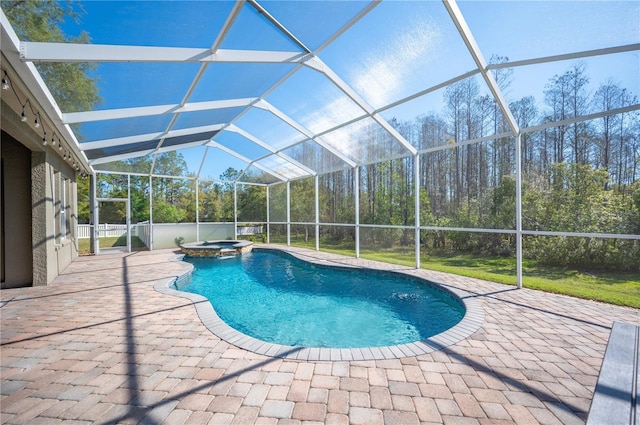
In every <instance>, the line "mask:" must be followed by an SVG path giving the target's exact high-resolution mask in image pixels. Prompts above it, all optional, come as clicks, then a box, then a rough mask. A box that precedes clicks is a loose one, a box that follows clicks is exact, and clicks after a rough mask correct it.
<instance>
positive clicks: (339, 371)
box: [0, 248, 640, 425]
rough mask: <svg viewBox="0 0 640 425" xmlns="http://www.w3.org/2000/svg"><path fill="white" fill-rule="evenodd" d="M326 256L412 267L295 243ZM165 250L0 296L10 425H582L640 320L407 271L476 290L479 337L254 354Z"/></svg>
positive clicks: (3, 390) (636, 315)
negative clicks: (614, 342) (202, 305)
mask: <svg viewBox="0 0 640 425" xmlns="http://www.w3.org/2000/svg"><path fill="white" fill-rule="evenodd" d="M286 249H288V250H290V251H292V252H296V253H297V255H300V256H309V257H312V258H314V259H315V260H316V261H326V262H328V263H332V262H333V263H341V264H351V265H362V266H367V267H374V268H384V269H389V268H401V267H400V266H393V265H389V264H382V263H376V262H372V261H366V260H356V259H353V258H346V257H341V256H338V255H334V254H327V253H318V252H315V251H309V250H304V249H300V248H286ZM176 255H177V252H174V251H170V250H163V251H153V252H136V253H130V254H111V255H104V256H98V257H80V258H78V259H77V260H76V261H74V262H73V263H72V264H71V265H70V266H69V267H68V268H67V269H66V270H64V271H63V272H62V273H61V275H60V276H59V277H58V278H57V279H56V280H55V281H54V282H53V283H52V284H51V285H49V286H47V287H39V288H23V289H10V290H3V291H1V292H0V318H1V319H2V320H1V329H0V330H1V338H0V379H1V382H0V422H1V423H6V424H25V423H30V424H67V423H68V424H84V423H100V424H103V423H105V424H106V423H145V424H160V423H163V424H207V423H210V424H220V425H223V424H273V425H275V424H282V425H289V424H300V425H303V424H305V425H311V424H319V423H327V424H348V423H351V424H382V423H386V424H419V423H422V424H430V423H445V424H508V423H517V424H537V423H540V424H561V423H564V424H581V423H584V421H585V419H586V415H587V411H588V409H589V405H590V402H591V398H592V394H593V389H594V387H595V384H596V380H597V376H598V372H599V369H600V364H601V362H602V358H603V355H604V350H605V346H606V343H607V339H608V336H609V332H610V329H611V326H612V323H613V321H615V320H620V321H625V322H629V323H634V324H640V311H638V310H635V309H629V308H623V307H615V306H610V305H606V304H602V303H597V302H591V301H586V300H579V299H574V298H570V297H565V296H559V295H553V294H547V293H543V292H539V291H532V290H528V289H521V290H516V289H514V288H513V287H509V286H505V285H500V284H495V283H490V282H485V281H480V280H476V279H470V278H464V277H460V276H453V275H448V274H444V273H438V272H430V271H427V270H414V271H411V270H409V272H410V273H415V274H418V275H421V276H424V277H427V278H430V279H432V280H436V281H438V282H441V283H443V284H445V285H447V286H450V287H452V288H457V289H458V290H462V291H465V292H466V293H467V296H468V297H473V298H475V299H476V300H477V302H479V303H480V305H481V307H482V309H483V310H484V321H483V324H482V326H481V328H480V329H479V330H478V331H477V332H475V333H474V334H473V335H471V336H470V337H468V338H466V339H464V340H462V341H459V342H457V343H456V344H454V345H451V346H449V347H447V348H445V349H443V350H440V351H435V352H433V353H430V354H424V355H421V356H415V357H404V358H401V359H388V360H366V361H362V360H360V361H358V360H352V361H302V360H292V359H282V358H274V357H268V356H264V355H260V354H255V353H252V352H249V351H246V350H243V349H240V348H238V347H236V346H234V345H232V344H229V343H227V342H225V341H223V340H221V339H220V338H218V337H217V336H215V335H213V334H212V333H211V332H210V331H209V330H208V329H207V328H206V327H205V326H204V325H203V323H202V322H201V320H200V318H199V317H198V314H197V312H196V306H194V304H193V302H192V301H191V300H189V299H185V298H177V297H174V296H170V295H166V294H163V293H160V292H158V291H156V290H154V285H157V284H158V283H161V282H168V281H169V280H172V279H175V278H176V277H177V276H180V275H182V274H183V273H185V272H186V271H187V270H188V267H189V266H188V265H187V264H185V263H181V262H179V261H172V260H173V259H175V257H176Z"/></svg>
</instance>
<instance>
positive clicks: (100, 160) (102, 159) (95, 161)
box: [89, 149, 155, 171]
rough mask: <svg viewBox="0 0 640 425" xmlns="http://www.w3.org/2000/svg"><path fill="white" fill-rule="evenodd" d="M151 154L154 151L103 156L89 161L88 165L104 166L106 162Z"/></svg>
mask: <svg viewBox="0 0 640 425" xmlns="http://www.w3.org/2000/svg"><path fill="white" fill-rule="evenodd" d="M153 152H155V149H148V150H144V151H137V152H129V153H124V154H122V155H113V156H103V157H100V158H95V159H91V160H89V164H91V165H98V164H105V163H107V162H113V161H122V160H125V159H130V158H138V157H141V156H146V155H149V154H152V153H153ZM99 171H104V170H99Z"/></svg>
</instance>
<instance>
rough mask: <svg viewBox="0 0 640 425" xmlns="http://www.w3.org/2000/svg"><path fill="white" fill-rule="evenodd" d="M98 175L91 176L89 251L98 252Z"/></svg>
mask: <svg viewBox="0 0 640 425" xmlns="http://www.w3.org/2000/svg"><path fill="white" fill-rule="evenodd" d="M96 198H97V196H96V175H95V174H91V175H90V176H89V229H91V231H90V232H89V252H91V253H92V254H95V253H96V234H95V231H96V228H97V225H98V224H97V223H96ZM54 229H55V227H54Z"/></svg>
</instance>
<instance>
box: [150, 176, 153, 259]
mask: <svg viewBox="0 0 640 425" xmlns="http://www.w3.org/2000/svg"><path fill="white" fill-rule="evenodd" d="M149 249H150V250H151V251H153V177H151V176H149Z"/></svg>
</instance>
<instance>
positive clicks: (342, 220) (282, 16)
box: [2, 0, 640, 285]
mask: <svg viewBox="0 0 640 425" xmlns="http://www.w3.org/2000/svg"><path fill="white" fill-rule="evenodd" d="M5 6H6V5H5V2H3V9H7V8H6V7H5ZM83 7H84V11H85V12H84V14H83V15H81V17H80V19H78V21H77V22H75V21H73V20H67V21H66V22H64V23H62V24H61V28H62V29H63V31H64V32H65V33H67V34H70V35H73V36H76V35H79V34H80V32H81V31H82V30H86V31H87V32H88V34H89V36H90V43H89V39H83V40H84V41H83V42H77V40H76V42H69V41H68V40H67V41H66V42H45V41H41V40H30V39H27V38H26V36H25V38H21V37H20V36H19V35H18V34H22V32H21V30H20V29H19V28H18V25H19V24H20V21H19V20H16V19H15V18H13V17H12V16H11V15H10V13H9V11H8V10H3V16H2V24H3V27H4V28H5V29H4V30H3V31H7V32H8V33H9V37H10V39H11V40H12V42H13V44H14V46H15V55H16V58H15V59H12V58H11V55H10V54H9V53H6V54H7V55H8V60H9V61H10V63H11V64H12V65H13V69H15V72H17V73H23V74H28V75H31V77H27V80H28V81H31V82H32V83H33V84H37V85H41V90H42V92H43V93H44V94H45V95H46V96H47V97H48V98H49V100H50V102H51V104H52V111H54V112H55V114H54V119H53V120H52V121H51V122H50V123H49V124H50V126H49V127H47V125H46V124H45V125H44V126H43V127H41V129H42V131H43V132H44V133H43V142H44V143H48V144H49V145H50V147H51V145H53V146H54V147H55V146H56V145H57V146H60V152H61V153H60V155H61V156H62V152H63V149H62V146H63V143H62V142H63V141H65V142H66V143H67V145H65V149H64V155H65V158H64V159H65V160H67V161H69V162H70V163H71V162H73V165H74V167H75V168H76V170H77V172H78V175H79V176H82V177H79V181H80V183H79V186H80V189H79V194H82V193H83V192H82V190H83V187H85V186H86V187H87V188H88V187H89V186H91V190H90V192H91V202H90V204H91V213H89V211H88V210H87V212H86V213H85V214H84V215H83V213H82V209H81V208H79V209H80V211H79V220H80V222H81V223H82V221H83V220H85V221H89V220H92V224H93V225H94V227H93V229H94V231H93V235H94V236H100V235H99V232H98V224H101V223H109V222H114V221H120V222H122V223H125V224H127V225H129V226H130V228H129V231H128V232H126V234H127V235H128V237H129V238H130V237H132V236H134V237H136V236H137V237H138V238H139V239H140V240H141V241H142V242H143V243H144V244H145V245H146V246H147V247H148V248H150V249H159V248H171V247H175V246H176V244H179V243H181V242H191V241H196V240H207V239H227V238H236V237H245V235H243V234H250V235H249V236H248V237H252V238H254V239H257V240H258V241H264V242H271V243H286V244H295V245H302V246H307V247H310V248H313V249H341V250H343V251H344V250H346V251H348V252H352V254H353V255H354V256H355V257H360V256H361V255H364V256H366V255H367V253H371V252H388V253H390V254H391V255H394V256H396V258H398V256H401V257H403V258H406V259H408V260H411V261H413V264H415V266H416V267H420V263H421V258H424V256H425V255H429V253H430V252H435V251H438V252H445V251H448V252H466V253H470V254H472V255H499V256H507V257H513V258H515V259H516V264H517V271H516V273H517V281H518V284H519V285H521V283H522V273H523V271H522V270H523V269H522V261H523V257H531V258H538V259H541V260H545V261H547V260H548V261H551V262H553V261H556V262H558V264H561V263H562V261H569V262H570V263H572V264H582V263H587V264H599V263H602V265H604V266H606V265H607V264H609V265H610V266H613V267H621V268H623V269H624V268H626V269H629V270H638V269H639V268H640V265H639V264H638V263H639V262H640V260H639V258H640V214H639V208H640V184H639V183H638V179H639V177H640V118H639V114H640V103H639V102H638V98H637V95H638V93H640V60H639V54H640V21H639V20H638V16H640V3H638V2H629V1H620V2H616V1H585V2H579V1H578V2H555V1H553V2H551V1H549V2H516V1H513V2H498V1H488V2H485V1H469V2H465V1H459V2H456V1H454V0H444V1H442V2H438V1H388V2H387V1H384V2H377V1H374V2H360V1H331V2H325V1H309V2H293V1H264V2H262V1H253V0H249V1H238V2H230V1H197V2H189V1H177V2H167V1H151V2H102V1H87V2H84V3H83ZM5 13H6V15H5ZM10 24H13V25H14V26H15V28H11V25H10ZM14 29H15V32H14ZM4 49H5V47H3V52H4ZM18 58H19V60H18ZM50 63H69V64H75V65H78V66H85V69H86V70H87V72H88V75H89V77H90V78H91V79H94V80H93V83H94V84H96V85H97V87H98V93H99V96H100V98H101V99H100V101H99V102H95V105H94V106H93V107H92V108H90V109H88V110H87V109H83V108H82V107H80V106H79V104H75V103H73V102H68V99H60V98H58V97H57V96H58V91H57V90H53V89H52V90H49V89H48V88H47V86H49V85H51V80H52V79H54V80H55V79H62V80H63V79H64V78H65V75H64V74H60V73H59V72H58V73H56V72H51V71H50V70H51V68H44V67H45V66H47V65H49V64H50ZM43 69H47V70H49V71H48V72H47V73H46V75H44V74H43V75H44V77H43V78H41V77H40V74H39V71H40V72H42V70H43ZM54 69H58V70H60V69H64V68H54ZM3 72H5V74H4V75H5V77H6V78H7V79H8V80H11V79H12V77H13V76H12V75H11V73H9V74H7V73H6V70H5V68H4V65H3ZM13 78H14V77H13ZM3 82H4V81H3ZM4 94H5V91H3V95H4ZM7 96H8V95H7ZM23 100H24V99H23ZM23 110H24V106H23ZM36 112H37V111H29V109H28V108H27V113H36ZM29 119H30V120H33V117H32V116H30V118H29ZM52 136H53V139H50V138H51V137H52ZM56 139H57V140H56ZM66 146H68V147H69V148H68V149H69V151H68V152H67V150H66V149H67V148H66ZM67 155H68V157H67ZM85 174H86V175H89V176H91V179H90V182H91V184H89V183H88V180H86V181H85V178H84V175H85ZM83 181H85V183H83ZM87 190H88V189H87ZM79 199H80V202H82V201H83V200H82V196H80V195H79ZM248 226H250V229H246V227H248ZM238 235H240V236H238ZM547 257H549V258H547ZM551 257H554V258H555V260H553V259H552V258H551ZM560 259H562V260H560Z"/></svg>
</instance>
